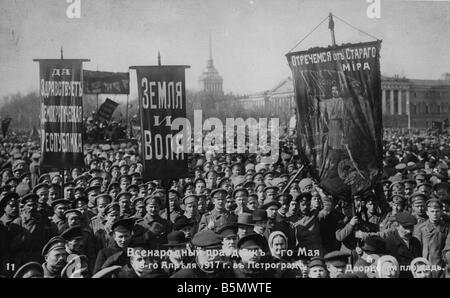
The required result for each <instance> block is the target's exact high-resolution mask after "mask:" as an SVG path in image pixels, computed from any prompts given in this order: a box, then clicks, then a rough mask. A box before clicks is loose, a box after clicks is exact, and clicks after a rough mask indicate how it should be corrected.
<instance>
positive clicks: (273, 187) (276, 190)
mask: <svg viewBox="0 0 450 298" xmlns="http://www.w3.org/2000/svg"><path fill="white" fill-rule="evenodd" d="M269 189H273V190H275V192H278V187H276V186H273V185H269V186H266V187H265V188H264V190H263V192H266V191H268V190H269Z"/></svg>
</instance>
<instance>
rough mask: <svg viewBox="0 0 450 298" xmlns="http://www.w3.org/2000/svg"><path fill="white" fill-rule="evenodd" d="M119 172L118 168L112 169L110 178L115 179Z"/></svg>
mask: <svg viewBox="0 0 450 298" xmlns="http://www.w3.org/2000/svg"><path fill="white" fill-rule="evenodd" d="M119 174H120V171H119V168H118V167H114V168H113V169H112V171H111V177H113V178H117V177H119Z"/></svg>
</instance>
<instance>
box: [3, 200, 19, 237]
mask: <svg viewBox="0 0 450 298" xmlns="http://www.w3.org/2000/svg"><path fill="white" fill-rule="evenodd" d="M0 215H1V217H0V225H2V224H3V226H5V227H6V228H8V227H9V225H10V224H11V222H13V221H14V220H15V219H16V218H17V217H18V216H19V195H18V194H17V193H15V192H9V193H7V194H6V195H5V196H4V197H2V198H1V199H0Z"/></svg>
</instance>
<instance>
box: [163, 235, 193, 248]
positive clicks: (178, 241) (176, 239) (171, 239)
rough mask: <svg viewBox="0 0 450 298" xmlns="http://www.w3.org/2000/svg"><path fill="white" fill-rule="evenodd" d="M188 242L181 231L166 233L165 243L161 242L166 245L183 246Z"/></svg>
mask: <svg viewBox="0 0 450 298" xmlns="http://www.w3.org/2000/svg"><path fill="white" fill-rule="evenodd" d="M186 243H188V240H186V236H185V234H184V233H183V232H182V231H173V232H170V233H169V234H168V235H167V244H163V245H164V246H168V247H177V246H185V245H186Z"/></svg>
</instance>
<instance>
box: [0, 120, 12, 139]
mask: <svg viewBox="0 0 450 298" xmlns="http://www.w3.org/2000/svg"><path fill="white" fill-rule="evenodd" d="M11 121H12V118H10V117H6V118H5V119H3V120H2V133H3V137H4V138H6V134H7V133H8V128H9V125H10V124H11Z"/></svg>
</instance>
